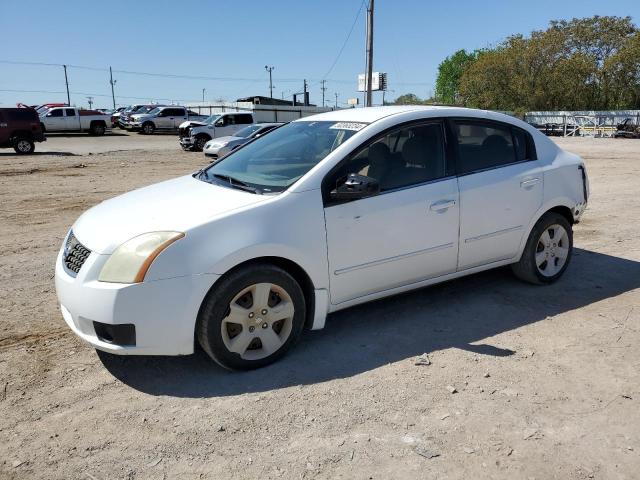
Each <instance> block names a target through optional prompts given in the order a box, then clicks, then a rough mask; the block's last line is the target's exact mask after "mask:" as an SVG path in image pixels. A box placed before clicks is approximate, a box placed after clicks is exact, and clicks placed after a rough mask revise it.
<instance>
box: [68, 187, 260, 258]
mask: <svg viewBox="0 0 640 480" xmlns="http://www.w3.org/2000/svg"><path fill="white" fill-rule="evenodd" d="M268 198H269V196H263V195H255V194H253V193H249V192H243V191H241V190H234V189H231V188H227V187H222V186H218V185H212V184H210V183H206V182H203V181H201V180H198V179H196V178H194V177H192V176H191V175H187V176H184V177H179V178H176V179H173V180H168V181H166V182H161V183H157V184H155V185H150V186H148V187H144V188H140V189H138V190H134V191H132V192H129V193H125V194H124V195H120V196H118V197H115V198H112V199H110V200H106V201H104V202H102V203H100V204H98V205H96V206H95V207H93V208H91V209H89V210H87V211H86V212H85V213H83V214H82V215H81V216H80V218H78V220H76V222H75V224H74V225H73V233H74V235H75V236H76V238H77V239H78V240H79V241H80V243H82V244H83V245H84V246H86V247H87V248H88V249H89V250H91V251H93V252H97V253H100V254H110V253H113V251H114V250H115V249H116V248H117V247H118V246H120V245H121V244H122V243H124V242H126V241H127V240H129V239H131V238H133V237H136V236H138V235H142V234H143V233H148V232H159V231H177V232H186V231H187V230H189V229H190V228H193V227H196V226H198V225H201V224H202V223H205V222H207V221H209V220H213V219H214V218H216V217H219V216H223V215H226V214H228V213H230V212H232V211H234V210H238V209H241V208H243V207H248V206H250V205H252V204H255V203H259V202H263V201H265V200H266V199H268Z"/></svg>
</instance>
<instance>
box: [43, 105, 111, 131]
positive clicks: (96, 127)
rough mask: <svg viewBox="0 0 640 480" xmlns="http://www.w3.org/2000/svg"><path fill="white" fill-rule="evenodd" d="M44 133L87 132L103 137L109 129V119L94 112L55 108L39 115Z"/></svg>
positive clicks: (107, 116) (102, 114)
mask: <svg viewBox="0 0 640 480" xmlns="http://www.w3.org/2000/svg"><path fill="white" fill-rule="evenodd" d="M40 123H41V124H42V130H44V131H45V132H87V133H89V134H91V135H104V134H105V132H106V131H107V129H110V128H111V117H110V116H109V115H105V114H104V113H101V112H98V111H96V110H78V109H77V108H74V107H55V108H51V109H49V110H47V111H46V112H43V113H41V114H40Z"/></svg>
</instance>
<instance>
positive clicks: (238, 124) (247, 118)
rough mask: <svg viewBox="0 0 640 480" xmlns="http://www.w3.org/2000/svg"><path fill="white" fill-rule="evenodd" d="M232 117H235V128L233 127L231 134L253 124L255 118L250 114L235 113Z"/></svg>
mask: <svg viewBox="0 0 640 480" xmlns="http://www.w3.org/2000/svg"><path fill="white" fill-rule="evenodd" d="M231 116H232V117H233V126H232V127H231V132H232V133H231V134H233V133H235V132H237V131H238V130H241V129H243V128H244V127H246V126H247V125H251V124H252V123H253V116H252V115H251V114H249V113H234V114H233V115H231Z"/></svg>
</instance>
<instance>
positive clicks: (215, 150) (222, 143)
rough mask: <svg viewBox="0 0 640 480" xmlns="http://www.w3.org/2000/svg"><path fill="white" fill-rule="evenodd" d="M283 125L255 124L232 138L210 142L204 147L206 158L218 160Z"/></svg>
mask: <svg viewBox="0 0 640 480" xmlns="http://www.w3.org/2000/svg"><path fill="white" fill-rule="evenodd" d="M282 125H284V123H283V122H279V123H254V124H253V125H249V126H248V127H244V128H243V129H241V130H238V131H237V132H236V133H234V134H233V135H231V136H228V137H221V138H216V139H214V140H209V141H208V142H207V143H205V145H204V156H205V157H207V158H211V159H213V160H217V159H218V158H221V157H224V156H225V155H226V154H228V153H229V152H231V151H233V150H235V149H236V148H238V147H240V146H241V145H244V144H245V143H247V142H250V141H251V140H253V139H254V138H258V137H261V136H262V135H264V134H265V133H268V132H270V131H271V130H273V129H274V128H278V127H281V126H282Z"/></svg>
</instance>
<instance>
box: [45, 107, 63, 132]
mask: <svg viewBox="0 0 640 480" xmlns="http://www.w3.org/2000/svg"><path fill="white" fill-rule="evenodd" d="M45 127H46V129H47V131H49V132H61V131H64V130H66V129H67V119H66V118H65V116H64V109H63V108H54V109H52V110H49V112H47V114H46V121H45Z"/></svg>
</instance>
